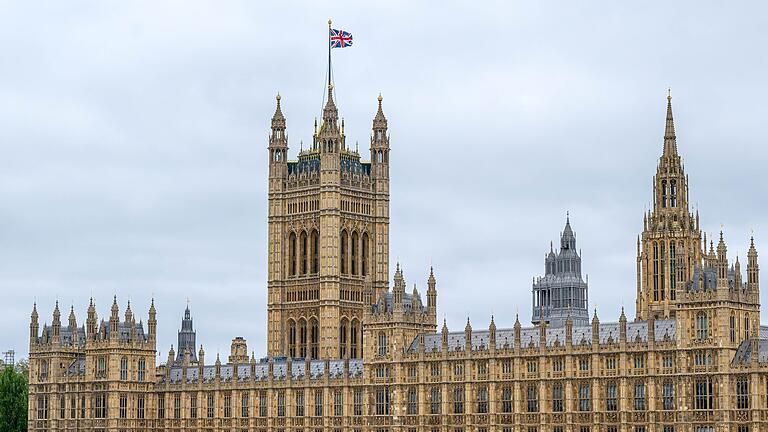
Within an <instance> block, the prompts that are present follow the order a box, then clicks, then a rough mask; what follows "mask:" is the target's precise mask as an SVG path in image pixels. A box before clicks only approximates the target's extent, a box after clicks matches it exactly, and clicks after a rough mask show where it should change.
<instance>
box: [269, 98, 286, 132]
mask: <svg viewBox="0 0 768 432" xmlns="http://www.w3.org/2000/svg"><path fill="white" fill-rule="evenodd" d="M280 99H281V98H280V93H278V94H277V96H275V100H276V101H277V103H276V106H275V114H274V115H273V116H272V127H275V126H276V125H278V126H279V125H282V126H285V116H284V115H283V110H282V109H281V108H280Z"/></svg>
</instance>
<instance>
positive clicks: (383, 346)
mask: <svg viewBox="0 0 768 432" xmlns="http://www.w3.org/2000/svg"><path fill="white" fill-rule="evenodd" d="M386 355H387V335H386V334H385V333H384V332H379V356H381V357H384V356H386Z"/></svg>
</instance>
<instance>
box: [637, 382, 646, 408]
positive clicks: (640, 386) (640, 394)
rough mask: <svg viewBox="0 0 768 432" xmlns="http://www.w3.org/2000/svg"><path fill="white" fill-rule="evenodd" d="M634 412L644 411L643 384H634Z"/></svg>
mask: <svg viewBox="0 0 768 432" xmlns="http://www.w3.org/2000/svg"><path fill="white" fill-rule="evenodd" d="M635 411H645V383H643V382H639V383H635Z"/></svg>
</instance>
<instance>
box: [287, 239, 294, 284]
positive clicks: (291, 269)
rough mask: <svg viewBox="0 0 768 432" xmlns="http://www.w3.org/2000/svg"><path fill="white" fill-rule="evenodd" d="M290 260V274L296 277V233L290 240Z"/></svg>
mask: <svg viewBox="0 0 768 432" xmlns="http://www.w3.org/2000/svg"><path fill="white" fill-rule="evenodd" d="M288 259H289V260H290V264H289V270H288V272H289V274H290V275H291V276H295V275H296V233H291V235H290V237H289V238H288Z"/></svg>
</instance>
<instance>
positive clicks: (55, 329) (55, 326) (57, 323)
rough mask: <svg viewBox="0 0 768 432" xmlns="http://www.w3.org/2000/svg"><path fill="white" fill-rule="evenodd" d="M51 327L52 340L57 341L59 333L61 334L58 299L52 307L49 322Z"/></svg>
mask: <svg viewBox="0 0 768 432" xmlns="http://www.w3.org/2000/svg"><path fill="white" fill-rule="evenodd" d="M51 326H52V328H53V340H54V342H57V341H58V339H59V335H60V334H61V312H59V301H58V300H56V307H55V308H54V309H53V322H52V323H51Z"/></svg>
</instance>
